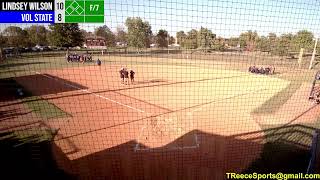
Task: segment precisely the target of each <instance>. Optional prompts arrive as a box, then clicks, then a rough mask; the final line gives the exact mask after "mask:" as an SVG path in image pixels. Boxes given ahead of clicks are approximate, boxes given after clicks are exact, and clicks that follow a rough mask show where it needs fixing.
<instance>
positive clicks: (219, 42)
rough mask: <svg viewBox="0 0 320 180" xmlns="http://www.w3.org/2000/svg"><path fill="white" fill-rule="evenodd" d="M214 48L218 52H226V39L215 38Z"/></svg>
mask: <svg viewBox="0 0 320 180" xmlns="http://www.w3.org/2000/svg"><path fill="white" fill-rule="evenodd" d="M212 48H213V49H214V50H216V51H224V50H225V39H224V38H222V37H220V36H218V37H217V38H215V40H214V44H213V46H212Z"/></svg>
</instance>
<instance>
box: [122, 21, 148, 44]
mask: <svg viewBox="0 0 320 180" xmlns="http://www.w3.org/2000/svg"><path fill="white" fill-rule="evenodd" d="M125 24H126V26H127V28H128V35H127V40H128V44H129V46H132V47H136V48H147V47H150V38H151V35H152V31H151V26H150V24H149V22H147V21H142V19H141V18H140V17H137V18H134V17H133V18H131V17H128V18H127V20H126V23H125Z"/></svg>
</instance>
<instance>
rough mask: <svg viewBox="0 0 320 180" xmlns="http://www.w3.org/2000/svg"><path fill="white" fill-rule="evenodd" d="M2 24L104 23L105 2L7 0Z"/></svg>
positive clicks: (1, 10)
mask: <svg viewBox="0 0 320 180" xmlns="http://www.w3.org/2000/svg"><path fill="white" fill-rule="evenodd" d="M0 17H1V18H0V23H103V22H104V0H24V1H18V0H7V1H1V3H0Z"/></svg>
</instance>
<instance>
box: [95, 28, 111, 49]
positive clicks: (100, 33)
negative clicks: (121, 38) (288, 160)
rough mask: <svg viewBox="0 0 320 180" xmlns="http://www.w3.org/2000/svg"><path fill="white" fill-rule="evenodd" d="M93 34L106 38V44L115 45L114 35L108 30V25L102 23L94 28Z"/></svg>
mask: <svg viewBox="0 0 320 180" xmlns="http://www.w3.org/2000/svg"><path fill="white" fill-rule="evenodd" d="M94 34H95V35H96V36H101V37H104V38H105V40H106V45H107V46H110V47H113V46H115V44H116V36H115V35H114V34H113V32H112V31H111V30H110V28H109V27H108V26H106V25H104V26H100V27H97V28H96V29H95V30H94Z"/></svg>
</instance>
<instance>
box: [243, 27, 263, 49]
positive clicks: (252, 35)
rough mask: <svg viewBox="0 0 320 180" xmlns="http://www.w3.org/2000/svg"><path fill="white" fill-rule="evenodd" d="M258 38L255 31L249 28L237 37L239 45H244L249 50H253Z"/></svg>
mask: <svg viewBox="0 0 320 180" xmlns="http://www.w3.org/2000/svg"><path fill="white" fill-rule="evenodd" d="M258 38H259V35H258V33H257V31H254V32H253V31H251V30H249V31H247V32H245V33H241V34H240V37H239V40H240V46H241V47H245V48H246V49H247V50H249V51H252V50H255V48H256V43H257V41H258Z"/></svg>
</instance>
